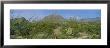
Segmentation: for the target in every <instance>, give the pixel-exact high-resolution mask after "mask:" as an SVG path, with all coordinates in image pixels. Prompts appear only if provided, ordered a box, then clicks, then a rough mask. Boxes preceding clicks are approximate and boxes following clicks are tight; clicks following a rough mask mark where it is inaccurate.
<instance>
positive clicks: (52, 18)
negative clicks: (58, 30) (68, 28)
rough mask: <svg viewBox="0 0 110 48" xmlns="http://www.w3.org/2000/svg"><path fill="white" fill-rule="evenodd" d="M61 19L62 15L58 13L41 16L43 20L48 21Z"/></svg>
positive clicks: (59, 20)
mask: <svg viewBox="0 0 110 48" xmlns="http://www.w3.org/2000/svg"><path fill="white" fill-rule="evenodd" d="M63 19H64V18H63V16H61V15H58V14H50V15H48V16H45V17H44V18H43V20H44V21H50V22H61V21H62V20H63Z"/></svg>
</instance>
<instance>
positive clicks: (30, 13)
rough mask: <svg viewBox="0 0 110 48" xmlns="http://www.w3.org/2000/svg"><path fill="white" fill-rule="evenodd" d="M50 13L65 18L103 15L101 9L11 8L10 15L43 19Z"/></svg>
mask: <svg viewBox="0 0 110 48" xmlns="http://www.w3.org/2000/svg"><path fill="white" fill-rule="evenodd" d="M50 14H58V15H61V16H63V17H64V18H65V19H68V18H70V17H78V18H96V17H101V10H100V9H80V10H79V9H53V10H52V9H11V10H10V16H12V17H15V18H16V17H25V18H26V19H29V18H33V19H43V18H44V17H45V16H48V15H50Z"/></svg>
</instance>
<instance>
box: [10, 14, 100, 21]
mask: <svg viewBox="0 0 110 48" xmlns="http://www.w3.org/2000/svg"><path fill="white" fill-rule="evenodd" d="M11 19H22V20H26V21H32V20H35V21H51V22H61V21H64V20H68V19H65V18H64V17H63V16H61V15H59V14H50V15H48V16H45V17H44V18H43V19H40V20H38V19H33V18H30V19H26V18H25V17H19V18H13V17H11ZM69 19H70V20H74V21H81V22H94V21H95V22H100V21H101V17H96V18H80V17H78V16H71V17H69Z"/></svg>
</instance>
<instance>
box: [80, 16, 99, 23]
mask: <svg viewBox="0 0 110 48" xmlns="http://www.w3.org/2000/svg"><path fill="white" fill-rule="evenodd" d="M81 21H87V22H88V21H89V22H94V21H97V22H99V21H101V17H96V18H86V19H81Z"/></svg>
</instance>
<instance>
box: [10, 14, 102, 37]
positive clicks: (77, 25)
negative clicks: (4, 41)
mask: <svg viewBox="0 0 110 48" xmlns="http://www.w3.org/2000/svg"><path fill="white" fill-rule="evenodd" d="M30 20H32V19H31V18H30ZM30 20H27V19H25V17H20V18H11V19H10V26H11V27H10V38H11V39H100V38H101V22H100V20H95V21H93V20H91V21H87V20H86V21H85V20H77V19H76V18H69V19H65V18H63V17H62V16H60V15H54V14H52V15H48V16H46V17H44V18H43V19H42V20H32V21H30Z"/></svg>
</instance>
